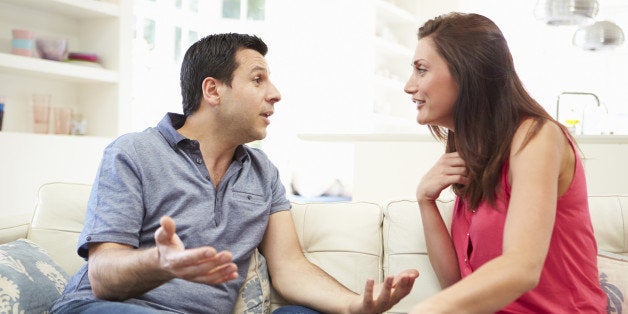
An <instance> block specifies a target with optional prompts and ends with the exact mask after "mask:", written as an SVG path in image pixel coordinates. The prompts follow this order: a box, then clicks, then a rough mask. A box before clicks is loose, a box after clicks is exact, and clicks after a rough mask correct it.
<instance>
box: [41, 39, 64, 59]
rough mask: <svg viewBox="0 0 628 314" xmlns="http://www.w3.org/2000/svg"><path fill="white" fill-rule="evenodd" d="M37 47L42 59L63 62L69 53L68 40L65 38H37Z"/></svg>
mask: <svg viewBox="0 0 628 314" xmlns="http://www.w3.org/2000/svg"><path fill="white" fill-rule="evenodd" d="M35 47H36V48H37V52H38V53H39V56H40V57H41V58H42V59H48V60H55V61H61V60H64V59H65V58H66V54H67V52H68V40H67V39H65V38H58V39H54V38H37V39H35Z"/></svg>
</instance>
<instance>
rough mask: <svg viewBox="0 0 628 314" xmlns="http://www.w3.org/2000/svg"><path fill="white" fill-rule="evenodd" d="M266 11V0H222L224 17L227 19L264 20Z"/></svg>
mask: <svg viewBox="0 0 628 314" xmlns="http://www.w3.org/2000/svg"><path fill="white" fill-rule="evenodd" d="M265 11H266V1H265V0H222V17H223V18H225V19H235V20H243V19H244V18H246V19H247V20H252V21H263V20H264V18H265V15H266V14H265Z"/></svg>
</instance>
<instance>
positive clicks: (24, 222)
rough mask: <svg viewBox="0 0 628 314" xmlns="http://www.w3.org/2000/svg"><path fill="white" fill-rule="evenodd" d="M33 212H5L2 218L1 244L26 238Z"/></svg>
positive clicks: (0, 227) (0, 225) (0, 221)
mask: <svg viewBox="0 0 628 314" xmlns="http://www.w3.org/2000/svg"><path fill="white" fill-rule="evenodd" d="M32 218H33V214H32V213H3V214H2V219H0V244H2V243H8V242H11V241H14V240H17V239H20V238H26V234H27V232H28V227H29V226H30V224H31V219H32Z"/></svg>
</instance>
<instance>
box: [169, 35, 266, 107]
mask: <svg viewBox="0 0 628 314" xmlns="http://www.w3.org/2000/svg"><path fill="white" fill-rule="evenodd" d="M240 49H253V50H255V51H257V52H259V53H260V54H261V55H263V56H264V55H266V52H267V51H268V47H267V46H266V44H265V43H264V42H263V41H262V39H260V38H259V37H257V36H253V35H247V34H235V33H228V34H213V35H209V36H206V37H204V38H201V39H200V40H199V41H197V42H196V43H194V44H193V45H192V46H190V48H188V50H187V51H186V53H185V56H184V57H183V62H182V64H181V96H182V97H183V114H184V115H185V116H186V117H187V116H189V115H191V114H192V113H193V112H194V111H196V110H197V109H198V106H199V104H200V102H201V98H202V97H203V91H202V85H203V80H204V79H205V78H207V77H213V78H215V79H218V80H220V81H222V82H224V83H225V84H227V86H229V87H231V81H232V80H233V71H235V69H236V68H237V67H238V64H237V62H236V60H235V55H236V52H238V50H240Z"/></svg>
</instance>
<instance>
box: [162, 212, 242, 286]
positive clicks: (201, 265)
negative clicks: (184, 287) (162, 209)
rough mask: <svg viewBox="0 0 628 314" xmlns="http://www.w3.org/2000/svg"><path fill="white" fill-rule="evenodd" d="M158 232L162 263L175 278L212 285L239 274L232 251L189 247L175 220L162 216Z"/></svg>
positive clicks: (207, 247) (163, 267) (206, 247)
mask: <svg viewBox="0 0 628 314" xmlns="http://www.w3.org/2000/svg"><path fill="white" fill-rule="evenodd" d="M160 224H161V227H160V228H159V229H157V231H156V232H155V244H156V245H157V252H158V253H159V266H160V267H161V268H162V269H164V270H165V271H167V272H169V273H170V274H172V276H173V277H176V278H181V279H185V280H189V281H194V282H199V283H205V284H208V285H215V284H220V283H223V282H227V281H229V280H232V279H235V278H237V277H238V266H236V264H235V263H233V262H232V261H231V260H232V258H233V256H232V255H231V253H230V252H228V251H222V252H219V253H216V250H215V249H214V248H213V247H209V246H204V247H199V248H193V249H185V247H184V246H183V242H181V239H180V238H179V236H178V235H177V234H176V226H175V223H174V220H172V218H170V217H168V216H164V217H161V220H160Z"/></svg>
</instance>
